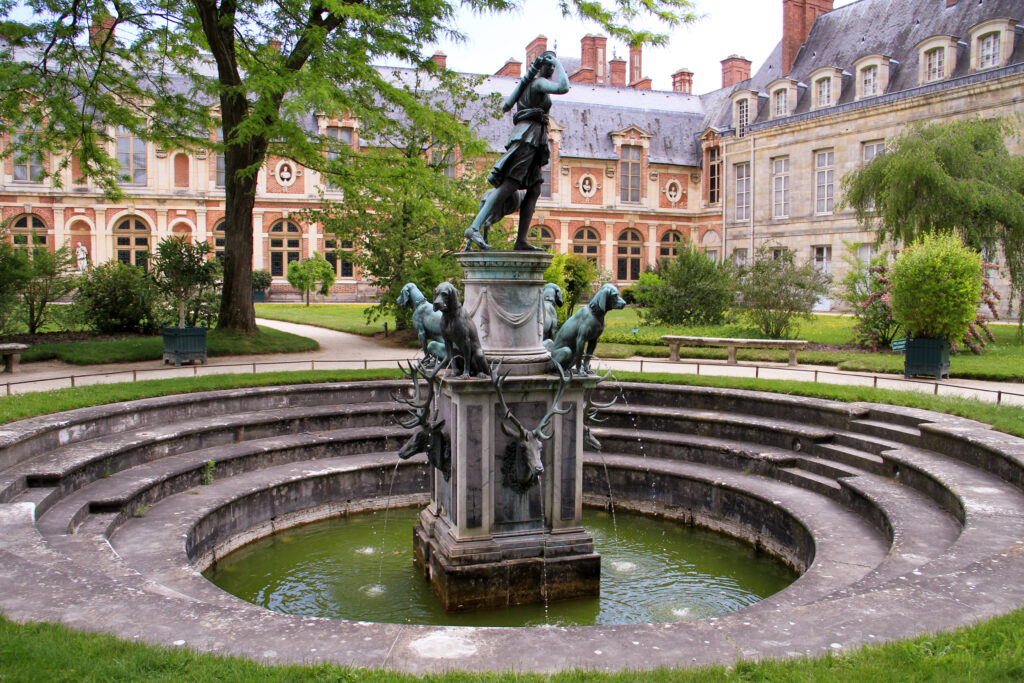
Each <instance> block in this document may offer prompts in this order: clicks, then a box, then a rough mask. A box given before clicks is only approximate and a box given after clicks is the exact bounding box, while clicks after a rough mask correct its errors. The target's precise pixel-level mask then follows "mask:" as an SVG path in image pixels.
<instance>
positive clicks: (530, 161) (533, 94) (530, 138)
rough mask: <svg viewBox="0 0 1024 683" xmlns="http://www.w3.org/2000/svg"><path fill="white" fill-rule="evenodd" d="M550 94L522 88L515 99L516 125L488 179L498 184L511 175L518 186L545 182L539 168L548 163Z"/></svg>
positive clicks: (531, 85)
mask: <svg viewBox="0 0 1024 683" xmlns="http://www.w3.org/2000/svg"><path fill="white" fill-rule="evenodd" d="M550 109H551V97H550V96H549V95H548V94H547V93H545V92H541V91H540V89H539V88H534V87H533V84H532V83H531V84H530V87H528V88H524V91H523V93H522V94H521V95H520V96H519V99H518V100H516V113H515V116H513V118H512V122H513V123H514V124H515V127H514V128H513V129H512V136H511V137H510V138H509V141H508V144H507V145H505V154H504V155H503V156H502V157H501V158H500V159H498V162H497V163H496V164H494V168H493V169H492V170H491V173H490V175H489V176H488V177H487V179H488V180H489V181H490V183H491V185H493V186H494V187H498V186H499V185H501V184H502V182H504V181H505V179H506V178H514V179H515V181H516V182H517V183H518V184H519V189H522V190H525V189H527V188H529V187H530V186H532V185H536V184H538V183H542V182H544V178H543V176H542V175H541V172H540V171H541V168H543V167H544V165H545V164H547V163H548V159H549V158H550V157H551V152H550V150H549V149H548V111H549V110H550Z"/></svg>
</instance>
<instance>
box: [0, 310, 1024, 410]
mask: <svg viewBox="0 0 1024 683" xmlns="http://www.w3.org/2000/svg"><path fill="white" fill-rule="evenodd" d="M257 322H258V323H259V324H260V325H262V326H265V327H273V328H275V329H278V330H282V331H284V332H291V333H292V334H298V335H301V336H304V337H309V338H311V339H315V340H316V341H317V342H318V343H319V344H320V349H319V350H317V351H306V352H300V353H287V354H269V355H256V354H248V355H241V356H229V357H219V358H213V359H211V360H210V361H209V362H208V363H207V364H206V365H186V366H182V367H180V368H176V367H173V366H170V365H164V364H163V362H162V361H159V360H153V361H143V362H139V363H111V364H104V365H86V366H82V365H68V364H67V363H64V362H62V361H56V360H54V361H43V362H39V363H27V364H23V365H22V366H21V368H20V370H19V372H18V373H17V374H15V375H0V396H2V395H5V394H8V393H9V394H20V393H25V392H27V391H44V390H49V389H59V388H64V387H68V386H72V385H74V386H85V385H89V384H107V383H113V382H125V381H133V380H141V379H163V378H168V377H190V376H195V375H212V374H224V373H232V372H240V373H254V372H275V371H281V370H337V369H348V368H364V367H366V368H393V367H395V365H396V363H397V362H398V361H399V360H406V359H412V358H415V357H417V356H418V351H417V349H414V348H398V347H393V346H386V345H382V344H380V343H379V342H377V341H376V340H375V339H372V338H369V337H361V336H359V335H355V334H349V333H347V332H337V331H335V330H328V329H325V328H322V327H313V326H311V325H299V324H296V323H288V322H281V321H277V320H267V319H264V318H260V319H258V320H257ZM602 365H603V367H606V368H611V369H612V370H613V371H615V370H618V371H627V370H628V371H635V372H670V373H697V374H702V375H716V376H732V377H760V378H762V379H789V380H798V381H811V382H813V381H817V382H823V383H829V384H844V385H859V386H877V387H879V388H882V389H898V390H905V391H921V392H926V393H934V394H939V395H944V396H964V397H969V398H978V399H981V400H986V401H999V402H1002V403H1006V404H1010V405H1021V406H1024V384H1020V383H1015V382H987V381H980V380H969V379H952V380H943V381H941V382H935V381H928V380H905V379H903V377H902V376H900V375H885V374H872V373H863V372H843V371H841V370H837V369H836V368H835V367H832V366H816V365H800V366H799V367H796V368H793V367H790V366H789V365H787V364H785V363H756V364H754V363H744V364H741V365H726V364H725V361H706V360H701V361H699V362H698V361H696V360H686V359H684V360H681V361H679V362H671V361H668V360H662V359H650V358H637V357H634V358H630V359H624V360H609V361H602ZM8 383H9V384H8Z"/></svg>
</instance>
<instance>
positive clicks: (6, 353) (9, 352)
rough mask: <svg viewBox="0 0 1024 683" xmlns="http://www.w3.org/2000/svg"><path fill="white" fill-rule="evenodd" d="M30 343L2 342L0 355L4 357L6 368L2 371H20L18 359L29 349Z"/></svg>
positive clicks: (11, 372) (12, 372) (9, 372)
mask: <svg viewBox="0 0 1024 683" xmlns="http://www.w3.org/2000/svg"><path fill="white" fill-rule="evenodd" d="M28 348H29V347H28V344H0V356H3V359H4V369H3V370H0V372H6V373H8V374H14V373H15V372H17V371H18V361H19V360H21V354H22V352H24V351H28Z"/></svg>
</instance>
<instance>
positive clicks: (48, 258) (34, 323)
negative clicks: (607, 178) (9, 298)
mask: <svg viewBox="0 0 1024 683" xmlns="http://www.w3.org/2000/svg"><path fill="white" fill-rule="evenodd" d="M34 238H35V234H34V233H33V239H32V240H31V242H32V243H33V244H35V239H34ZM26 254H27V255H28V265H29V279H28V281H27V282H25V283H24V284H23V285H22V287H21V304H22V305H21V307H20V311H19V312H20V315H21V318H22V320H23V322H24V323H25V325H26V327H28V332H29V334H35V333H36V332H38V331H39V330H40V328H42V327H43V325H44V324H46V322H47V320H48V319H49V318H50V317H51V316H50V313H51V312H52V307H51V306H50V304H52V303H53V302H54V301H56V300H58V299H61V298H63V297H64V296H66V295H67V294H68V293H70V292H71V290H73V289H74V288H75V286H76V285H77V284H78V274H77V271H76V269H75V257H74V254H72V252H71V248H70V247H69V246H68V245H67V244H65V245H63V246H61V247H60V248H58V249H57V250H56V251H53V252H51V251H50V250H49V249H48V248H47V247H46V245H38V246H34V247H32V248H31V249H28V250H26Z"/></svg>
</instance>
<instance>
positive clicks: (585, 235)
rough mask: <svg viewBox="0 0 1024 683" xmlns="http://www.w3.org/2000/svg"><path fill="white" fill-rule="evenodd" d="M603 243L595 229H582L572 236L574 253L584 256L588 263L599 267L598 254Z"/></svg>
mask: <svg viewBox="0 0 1024 683" xmlns="http://www.w3.org/2000/svg"><path fill="white" fill-rule="evenodd" d="M600 246H601V241H600V240H599V239H598V237H597V231H596V230H594V229H593V228H580V229H579V230H577V231H576V234H575V235H573V236H572V253H574V254H578V255H580V256H583V257H584V258H586V259H587V260H588V261H590V262H591V263H593V264H594V265H597V253H598V250H599V248H600Z"/></svg>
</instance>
